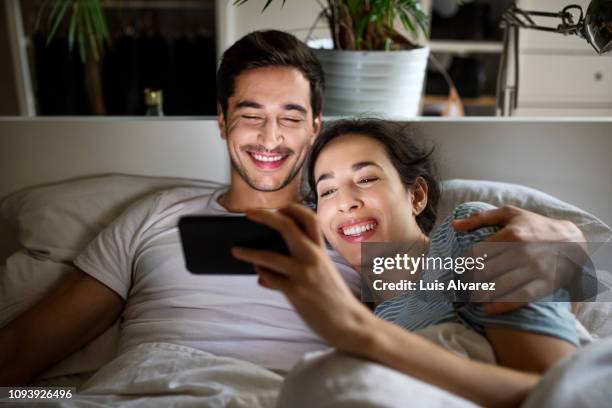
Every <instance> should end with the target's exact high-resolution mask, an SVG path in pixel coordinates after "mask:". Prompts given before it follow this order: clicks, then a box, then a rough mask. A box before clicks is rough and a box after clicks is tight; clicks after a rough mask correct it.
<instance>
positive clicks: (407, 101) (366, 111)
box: [313, 48, 429, 117]
mask: <svg viewBox="0 0 612 408" xmlns="http://www.w3.org/2000/svg"><path fill="white" fill-rule="evenodd" d="M313 51H314V53H315V55H316V56H317V58H318V59H319V61H321V65H322V66H323V71H324V72H325V83H326V90H325V103H324V105H323V112H324V114H325V115H326V116H353V115H362V116H364V115H374V116H379V117H380V116H384V117H413V116H417V115H418V114H419V111H420V106H421V97H422V94H423V83H424V81H425V71H426V68H427V58H428V57H429V48H417V49H414V50H402V51H338V50H325V49H314V50H313Z"/></svg>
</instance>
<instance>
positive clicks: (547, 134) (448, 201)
mask: <svg viewBox="0 0 612 408" xmlns="http://www.w3.org/2000/svg"><path fill="white" fill-rule="evenodd" d="M416 126H417V127H418V128H419V129H420V130H421V133H422V134H423V135H424V136H422V137H425V138H426V139H429V140H432V141H434V142H435V143H436V144H437V145H438V147H439V149H438V150H439V152H438V154H440V155H441V156H442V157H441V160H440V161H441V162H442V163H443V165H442V169H441V173H442V175H443V176H445V177H446V178H447V179H449V178H451V177H452V178H453V179H452V180H446V181H445V183H444V185H443V187H444V193H443V199H442V202H441V204H440V208H439V210H440V213H441V214H448V213H450V211H451V209H452V208H453V207H454V205H455V204H457V203H460V202H464V201H475V200H479V201H486V202H490V203H491V204H494V205H502V204H504V203H508V204H515V205H517V206H520V207H523V208H526V209H529V210H533V211H536V212H539V213H542V214H545V215H548V216H551V217H555V218H564V219H569V220H571V221H573V222H574V223H576V224H577V225H578V226H579V227H580V228H581V229H582V230H583V232H584V233H585V235H586V236H587V239H588V240H589V241H591V242H600V243H603V242H610V237H611V236H612V230H611V229H610V228H609V227H608V226H607V225H606V223H605V222H604V221H602V220H601V219H602V218H603V219H606V220H610V219H612V214H610V213H609V211H610V208H609V207H610V206H609V197H611V196H612V193H611V191H610V189H611V188H612V187H611V186H610V181H609V180H610V178H609V175H611V174H612V171H611V168H610V164H609V163H608V164H604V163H603V162H606V163H607V153H606V152H609V151H612V138H610V137H609V133H610V132H609V130H610V129H611V128H612V124H611V123H607V122H601V121H599V122H594V123H591V124H589V125H588V126H589V129H591V132H586V133H584V131H583V132H582V133H581V134H580V137H578V135H579V132H578V130H579V129H584V127H585V125H584V123H566V124H564V127H563V129H565V130H564V132H565V133H563V134H561V135H559V134H558V127H557V123H554V122H546V121H543V122H533V123H530V122H519V121H517V122H499V123H497V122H490V121H482V122H444V121H431V122H427V121H422V122H419V123H417V125H416ZM493 132H495V135H494V136H492V135H491V134H492V133H493ZM504 134H506V136H504ZM508 134H511V135H515V139H514V140H513V141H512V143H510V144H508V141H507V140H506V139H504V137H508V136H507V135H508ZM450 135H452V136H453V137H452V139H451V138H450ZM572 135H573V136H572ZM419 137H421V136H419ZM551 137H555V138H556V139H555V140H556V141H557V143H556V144H554V145H550V143H551V139H550V138H551ZM521 143H523V144H524V146H523V147H521V146H522V145H521ZM528 143H531V145H529V144H528ZM534 144H535V145H540V146H547V145H548V146H549V151H547V152H546V154H545V156H546V157H545V158H543V157H542V152H540V153H539V155H538V156H534V155H533V154H534V153H533V150H534V149H533V145H534ZM466 146H467V147H466ZM509 146H512V147H509ZM577 149H578V150H577ZM579 149H583V150H584V153H585V154H584V155H581V154H580V153H581V152H580V150H579ZM602 149H603V152H602ZM606 149H607V150H606ZM567 150H572V152H573V154H574V156H573V157H574V158H575V159H574V160H573V161H572V162H569V161H567V152H566V151H567ZM462 155H463V156H462ZM509 155H510V156H514V158H512V157H511V160H510V161H508V156H509ZM555 155H556V157H557V159H558V161H560V162H562V165H559V164H558V163H556V161H555V160H551V158H554V157H555ZM519 157H520V158H521V160H524V161H523V162H521V164H520V165H518V163H517V162H516V160H517V158H519ZM536 157H537V159H536ZM530 158H531V159H530ZM529 160H531V161H529ZM534 161H538V162H537V163H534ZM0 163H2V173H1V175H0V200H2V201H1V202H0V215H1V217H0V218H1V220H0V265H1V266H0V326H3V325H4V324H6V323H7V322H8V321H10V319H12V318H13V317H14V316H15V315H17V314H18V313H19V312H20V311H21V310H23V309H24V308H26V307H27V306H28V305H30V304H31V303H33V302H34V301H35V300H36V299H37V298H38V297H40V296H41V295H42V294H43V293H44V292H45V290H46V289H47V288H48V287H49V286H50V285H52V284H53V282H55V281H56V280H57V279H58V278H59V277H60V276H62V275H63V274H65V273H66V272H67V271H69V270H70V269H71V268H72V266H71V263H70V262H71V260H72V259H73V258H74V257H75V256H76V254H78V253H79V252H80V250H82V248H83V247H84V245H85V244H86V243H87V242H89V240H90V239H92V238H93V237H95V236H96V234H97V233H98V231H100V229H102V228H103V227H104V226H105V225H107V224H108V223H109V222H110V221H112V219H114V218H115V217H116V216H117V215H118V214H120V213H121V212H122V211H123V210H125V209H126V208H127V207H128V206H129V205H130V204H131V203H133V202H135V201H136V200H138V199H140V198H142V197H144V196H146V195H148V194H151V193H154V192H156V191H160V190H163V189H167V188H171V187H177V186H184V187H188V188H194V189H210V188H215V187H217V186H219V185H221V184H223V183H227V181H228V179H229V162H228V157H227V153H226V150H225V144H224V142H223V141H222V140H221V138H220V137H219V134H218V130H217V128H216V122H215V120H213V119H202V120H140V119H96V120H91V119H45V120H22V119H11V120H2V121H0ZM512 166H514V167H513V168H511V167H512ZM534 168H535V169H539V170H538V172H537V173H534V171H533V169H534ZM606 174H608V176H606ZM478 175H479V176H478ZM457 177H459V178H457ZM475 178H480V179H481V180H474V179H475ZM577 178H588V179H589V180H590V184H589V186H590V187H591V188H592V191H588V194H587V196H588V199H585V197H584V195H585V194H584V191H586V190H585V189H587V188H588V186H585V185H580V186H579V187H576V186H577V184H576V183H575V181H576V179H577ZM482 179H486V180H482ZM559 180H565V184H564V183H562V182H560V181H559ZM516 183H520V184H523V185H518V184H516ZM524 184H526V185H528V186H525V185H524ZM529 186H531V187H536V188H531V187H529ZM576 188H578V189H582V190H581V191H579V193H580V194H578V195H577V196H576V200H575V201H578V202H580V203H579V204H582V205H583V206H584V207H586V208H587V209H589V210H590V211H595V212H597V216H596V215H593V214H592V213H591V212H589V211H585V210H584V209H581V208H579V207H577V206H575V205H572V204H569V203H568V202H567V201H570V200H571V199H572V198H574V197H572V194H573V193H572V192H568V191H569V190H571V189H574V193H575V189H576ZM542 190H543V191H542ZM544 191H546V192H549V193H553V194H554V195H557V196H562V198H565V200H566V201H562V200H560V199H558V198H556V197H555V196H553V195H549V194H547V193H545V192H544ZM557 193H559V194H557ZM606 199H607V200H608V201H607V204H606V203H605V202H604V204H603V205H602V204H601V202H600V201H602V200H606ZM589 200H590V201H589ZM572 203H574V201H572ZM610 305H611V304H610V303H589V304H584V305H581V307H580V308H579V309H578V317H579V319H580V320H581V322H582V323H583V325H584V326H585V327H586V328H587V329H588V330H589V331H590V332H591V333H593V334H594V335H596V336H600V337H603V336H609V335H612V324H611V318H610V316H612V307H611V306H610ZM119 330H120V329H119V325H118V324H115V325H114V326H112V327H111V328H110V329H108V330H107V332H105V333H104V334H103V335H101V336H100V337H99V338H97V339H96V340H94V342H92V343H91V344H89V345H88V346H87V347H85V348H84V349H83V350H81V351H79V352H77V353H75V354H74V355H73V356H71V357H69V358H67V359H66V360H64V361H62V362H61V363H60V364H58V365H57V366H55V367H52V368H51V369H50V370H48V371H47V372H46V373H44V374H43V375H42V376H41V377H40V378H39V379H38V380H37V383H38V384H41V385H50V384H53V385H75V386H80V385H81V384H83V382H84V381H86V380H87V379H88V378H90V376H91V375H92V374H93V373H95V372H97V373H98V374H97V377H96V378H99V382H98V383H97V387H98V389H99V390H102V391H101V392H103V391H104V390H105V387H107V388H106V391H107V393H111V394H112V390H113V389H114V388H113V386H112V384H115V385H116V381H117V380H116V379H115V380H112V381H111V378H113V369H114V368H113V366H110V368H109V365H108V364H107V363H108V362H109V361H111V360H112V359H113V358H114V357H115V356H116V350H117V341H118V333H119ZM149 351H150V350H149ZM149 355H150V354H149ZM155 355H156V356H158V360H155V359H154V360H153V361H152V360H151V359H145V358H144V357H143V356H144V354H141V355H134V356H132V357H131V358H132V361H133V362H134V364H140V365H146V364H150V365H151V367H153V366H155V367H157V368H160V367H161V368H164V367H165V366H164V364H166V365H167V364H168V361H172V360H174V361H177V359H180V360H181V361H184V362H185V364H184V366H182V367H181V369H180V370H178V369H177V370H178V371H173V374H172V376H170V377H168V376H167V377H165V380H164V381H165V382H163V381H162V382H160V381H159V378H157V380H156V381H154V380H150V381H148V382H144V383H141V384H140V385H134V386H133V387H132V389H133V390H134V394H135V395H139V396H140V397H139V398H145V397H142V395H157V394H160V395H161V394H163V395H164V396H163V398H162V397H159V395H158V398H156V399H154V400H153V399H151V400H147V399H146V398H145V399H143V400H141V401H140V402H141V403H142V404H143V405H146V406H155V405H157V406H167V405H168V404H176V405H185V406H188V405H190V404H192V403H194V404H200V406H202V404H203V405H205V406H206V405H209V406H219V405H232V404H234V405H236V406H258V405H259V406H270V405H271V404H273V401H274V398H275V395H276V392H277V389H278V386H279V385H280V383H281V382H282V378H281V377H280V376H278V375H276V376H275V375H273V374H274V373H271V372H263V371H261V370H259V369H258V368H257V367H253V365H249V364H242V365H241V364H237V365H235V366H231V367H232V368H231V369H230V371H231V372H232V373H234V374H236V373H240V375H232V376H230V377H231V380H230V381H229V383H230V384H229V385H228V383H227V381H228V380H227V375H226V374H224V377H223V378H225V380H224V381H226V384H225V385H224V384H223V381H221V380H219V378H217V377H215V375H214V374H211V373H218V372H219V371H218V370H217V368H216V367H218V366H224V367H226V366H227V364H228V362H227V361H225V360H218V359H215V358H211V357H210V356H206V355H205V354H197V353H196V354H194V353H190V352H189V351H188V350H183V349H177V348H174V349H173V348H170V349H168V348H163V347H161V348H160V349H159V350H158V353H157V354H155ZM111 364H112V363H111ZM115 364H118V363H116V362H115ZM155 364H157V365H155ZM230 365H231V364H230ZM101 367H104V369H103V371H98V370H100V368H101ZM204 367H208V368H211V369H210V370H207V369H204ZM115 368H116V367H115ZM162 371H163V370H162ZM151 372H155V368H151ZM185 372H190V375H189V376H188V377H185V376H184V375H183V374H184V373H185ZM182 373H183V374H182ZM194 379H195V380H194ZM124 380H125V381H127V379H124ZM198 380H199V381H198ZM113 381H115V382H113ZM211 383H212V384H216V388H215V387H213V388H212V389H211V387H210V384H211ZM232 393H233V394H232ZM253 395H255V397H253ZM206 398H210V399H209V400H207V399H206ZM249 398H254V399H249ZM117 401H118V402H117ZM207 401H208V402H210V403H208V402H207ZM231 401H233V402H231ZM106 402H108V401H106ZM115 402H116V403H118V404H119V403H120V402H121V400H119V399H117V400H116V401H115ZM230 402H231V403H230Z"/></svg>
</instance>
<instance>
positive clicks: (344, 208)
mask: <svg viewBox="0 0 612 408" xmlns="http://www.w3.org/2000/svg"><path fill="white" fill-rule="evenodd" d="M344 190H345V191H344V192H341V193H340V197H339V206H338V210H339V211H340V212H344V213H347V212H351V211H355V210H357V209H359V208H361V207H362V206H363V202H362V201H361V199H360V198H359V196H358V194H356V193H355V191H353V190H352V189H344Z"/></svg>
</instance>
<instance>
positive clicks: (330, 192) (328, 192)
mask: <svg viewBox="0 0 612 408" xmlns="http://www.w3.org/2000/svg"><path fill="white" fill-rule="evenodd" d="M334 191H336V189H335V188H330V189H329V190H325V191H323V192H322V193H321V194H319V197H321V198H323V197H327V196H328V195H330V194H332V193H333V192H334Z"/></svg>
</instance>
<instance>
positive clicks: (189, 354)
mask: <svg viewBox="0 0 612 408" xmlns="http://www.w3.org/2000/svg"><path fill="white" fill-rule="evenodd" d="M282 381H283V377H281V376H280V375H278V374H276V373H274V372H272V371H270V370H267V369H265V368H263V367H259V366H257V365H254V364H251V363H249V362H246V361H240V360H236V359H232V358H227V357H218V356H214V355H212V354H210V353H206V352H203V351H200V350H196V349H193V348H190V347H185V346H178V345H175V344H168V343H147V344H142V345H140V346H137V347H134V348H132V349H131V350H128V351H127V352H125V353H123V354H121V355H120V356H119V357H117V358H115V359H114V360H113V361H111V362H110V363H108V364H107V365H105V366H104V367H102V369H100V370H99V371H98V372H97V373H96V374H95V375H94V376H92V377H91V378H90V379H89V380H88V381H87V382H86V383H85V384H84V385H83V386H82V387H80V388H79V390H78V392H77V395H76V396H75V397H74V398H72V399H70V400H64V401H61V402H59V401H58V402H56V403H54V404H53V405H51V406H57V407H84V408H86V407H119V406H121V407H124V406H125V407H150V408H156V407H159V408H162V407H163V408H167V407H232V408H242V407H244V408H247V407H248V408H264V407H274V406H275V405H276V398H277V395H278V390H279V389H280V385H281V383H282ZM41 406H42V405H41ZM44 406H45V407H47V406H50V405H48V404H45V405H44Z"/></svg>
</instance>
